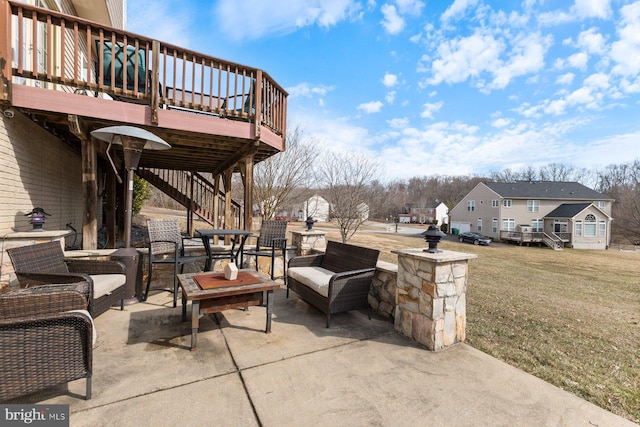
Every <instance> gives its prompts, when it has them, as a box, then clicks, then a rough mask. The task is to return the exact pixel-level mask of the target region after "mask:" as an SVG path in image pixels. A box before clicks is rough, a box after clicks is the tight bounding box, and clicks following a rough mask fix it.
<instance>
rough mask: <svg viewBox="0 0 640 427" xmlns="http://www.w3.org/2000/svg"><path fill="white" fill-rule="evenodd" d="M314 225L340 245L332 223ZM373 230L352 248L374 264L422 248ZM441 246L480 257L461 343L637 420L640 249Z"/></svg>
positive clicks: (411, 239)
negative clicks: (370, 251) (376, 255)
mask: <svg viewBox="0 0 640 427" xmlns="http://www.w3.org/2000/svg"><path fill="white" fill-rule="evenodd" d="M290 228H291V229H294V228H297V229H302V228H303V225H302V224H301V223H299V224H296V223H292V224H291V227H290ZM314 228H316V229H319V230H322V231H325V232H326V233H327V239H329V240H338V241H339V240H340V235H339V233H338V231H337V230H336V229H335V228H333V227H331V226H330V225H329V224H324V223H322V224H317V225H316V226H315V227H314ZM373 229H374V227H366V228H365V229H363V231H362V232H358V233H357V234H356V235H355V236H354V237H353V238H352V239H351V240H350V241H349V243H352V244H356V245H362V246H368V247H374V248H377V249H380V251H381V255H380V259H381V260H384V261H389V262H394V263H395V262H397V257H396V255H394V254H391V250H393V249H400V248H410V247H425V246H426V243H425V242H424V241H423V240H422V239H421V238H417V237H415V236H407V235H402V234H395V233H384V234H383V233H375V232H371V231H372V230H373ZM378 230H380V229H379V228H378ZM439 247H440V248H441V249H447V250H453V251H460V252H467V253H473V254H476V255H478V258H477V259H474V260H471V261H470V266H469V283H468V288H467V342H468V344H470V345H472V346H473V347H475V348H477V349H479V350H482V351H484V352H485V353H487V354H490V355H492V356H494V357H496V358H498V359H501V360H503V361H505V362H507V363H509V364H511V365H513V366H516V367H518V368H520V369H522V370H524V371H526V372H529V373H531V374H533V375H535V376H537V377H539V378H541V379H543V380H545V381H547V382H549V383H551V384H554V385H556V386H558V387H560V388H562V389H564V390H567V391H569V392H571V393H574V394H575V395H577V396H579V397H581V398H583V399H585V400H588V401H590V402H592V403H594V404H596V405H598V406H600V407H602V408H604V409H607V410H609V411H611V412H613V413H615V414H618V415H620V416H623V417H625V418H627V419H629V420H632V421H634V422H636V423H638V422H640V252H638V251H636V252H632V251H620V250H607V251H579V250H572V249H565V250H563V251H553V250H551V249H547V248H537V247H519V246H514V245H506V244H495V243H494V244H492V246H489V247H482V246H473V245H469V244H462V243H458V242H457V241H443V242H441V243H440V245H439Z"/></svg>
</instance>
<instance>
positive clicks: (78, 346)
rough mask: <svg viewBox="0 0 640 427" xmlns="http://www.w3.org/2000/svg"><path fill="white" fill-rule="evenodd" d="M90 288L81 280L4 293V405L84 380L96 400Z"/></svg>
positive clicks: (0, 372) (0, 314) (0, 341)
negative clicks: (89, 306) (93, 376)
mask: <svg viewBox="0 0 640 427" xmlns="http://www.w3.org/2000/svg"><path fill="white" fill-rule="evenodd" d="M89 289H90V284H89V283H88V282H78V283H74V284H72V285H58V286H56V285H54V286H46V287H44V286H43V287H36V288H29V289H21V290H18V291H12V292H8V293H5V294H0V360H2V363H0V401H5V400H8V399H12V398H15V397H18V396H22V395H26V394H29V393H33V392H36V391H40V390H43V389H46V388H49V387H52V386H54V385H58V384H63V383H66V382H69V381H73V380H76V379H80V378H86V398H87V399H90V398H91V374H92V360H93V359H92V357H93V356H92V345H93V340H94V336H95V335H94V329H93V321H92V319H91V317H90V315H89V313H88V312H87V311H86V307H87V300H86V299H85V297H84V294H85V293H86V292H88V290H89Z"/></svg>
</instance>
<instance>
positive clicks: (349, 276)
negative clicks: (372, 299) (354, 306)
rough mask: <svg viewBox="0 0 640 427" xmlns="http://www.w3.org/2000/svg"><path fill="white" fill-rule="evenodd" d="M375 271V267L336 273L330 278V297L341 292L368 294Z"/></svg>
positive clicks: (333, 297) (334, 296) (331, 298)
mask: <svg viewBox="0 0 640 427" xmlns="http://www.w3.org/2000/svg"><path fill="white" fill-rule="evenodd" d="M375 271H376V269H375V268H363V269H360V270H351V271H344V272H342V273H336V274H334V275H333V276H331V279H330V280H329V299H330V300H333V299H335V298H336V297H337V296H339V295H341V294H343V295H344V294H368V293H369V287H370V286H371V279H373V275H374V274H375Z"/></svg>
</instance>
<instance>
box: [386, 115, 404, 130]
mask: <svg viewBox="0 0 640 427" xmlns="http://www.w3.org/2000/svg"><path fill="white" fill-rule="evenodd" d="M387 123H389V127H391V128H394V129H404V128H406V127H407V126H409V119H408V118H406V117H403V118H401V119H391V120H387Z"/></svg>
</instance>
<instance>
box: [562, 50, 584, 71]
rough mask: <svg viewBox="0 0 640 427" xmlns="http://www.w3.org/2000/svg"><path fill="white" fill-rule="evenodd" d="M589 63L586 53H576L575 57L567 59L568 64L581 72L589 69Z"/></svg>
mask: <svg viewBox="0 0 640 427" xmlns="http://www.w3.org/2000/svg"><path fill="white" fill-rule="evenodd" d="M588 61H589V55H587V54H586V53H584V52H578V53H574V54H573V55H571V56H569V57H568V58H567V62H568V63H569V65H570V66H572V67H573V68H577V69H579V70H583V71H584V70H586V69H587V62H588Z"/></svg>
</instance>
